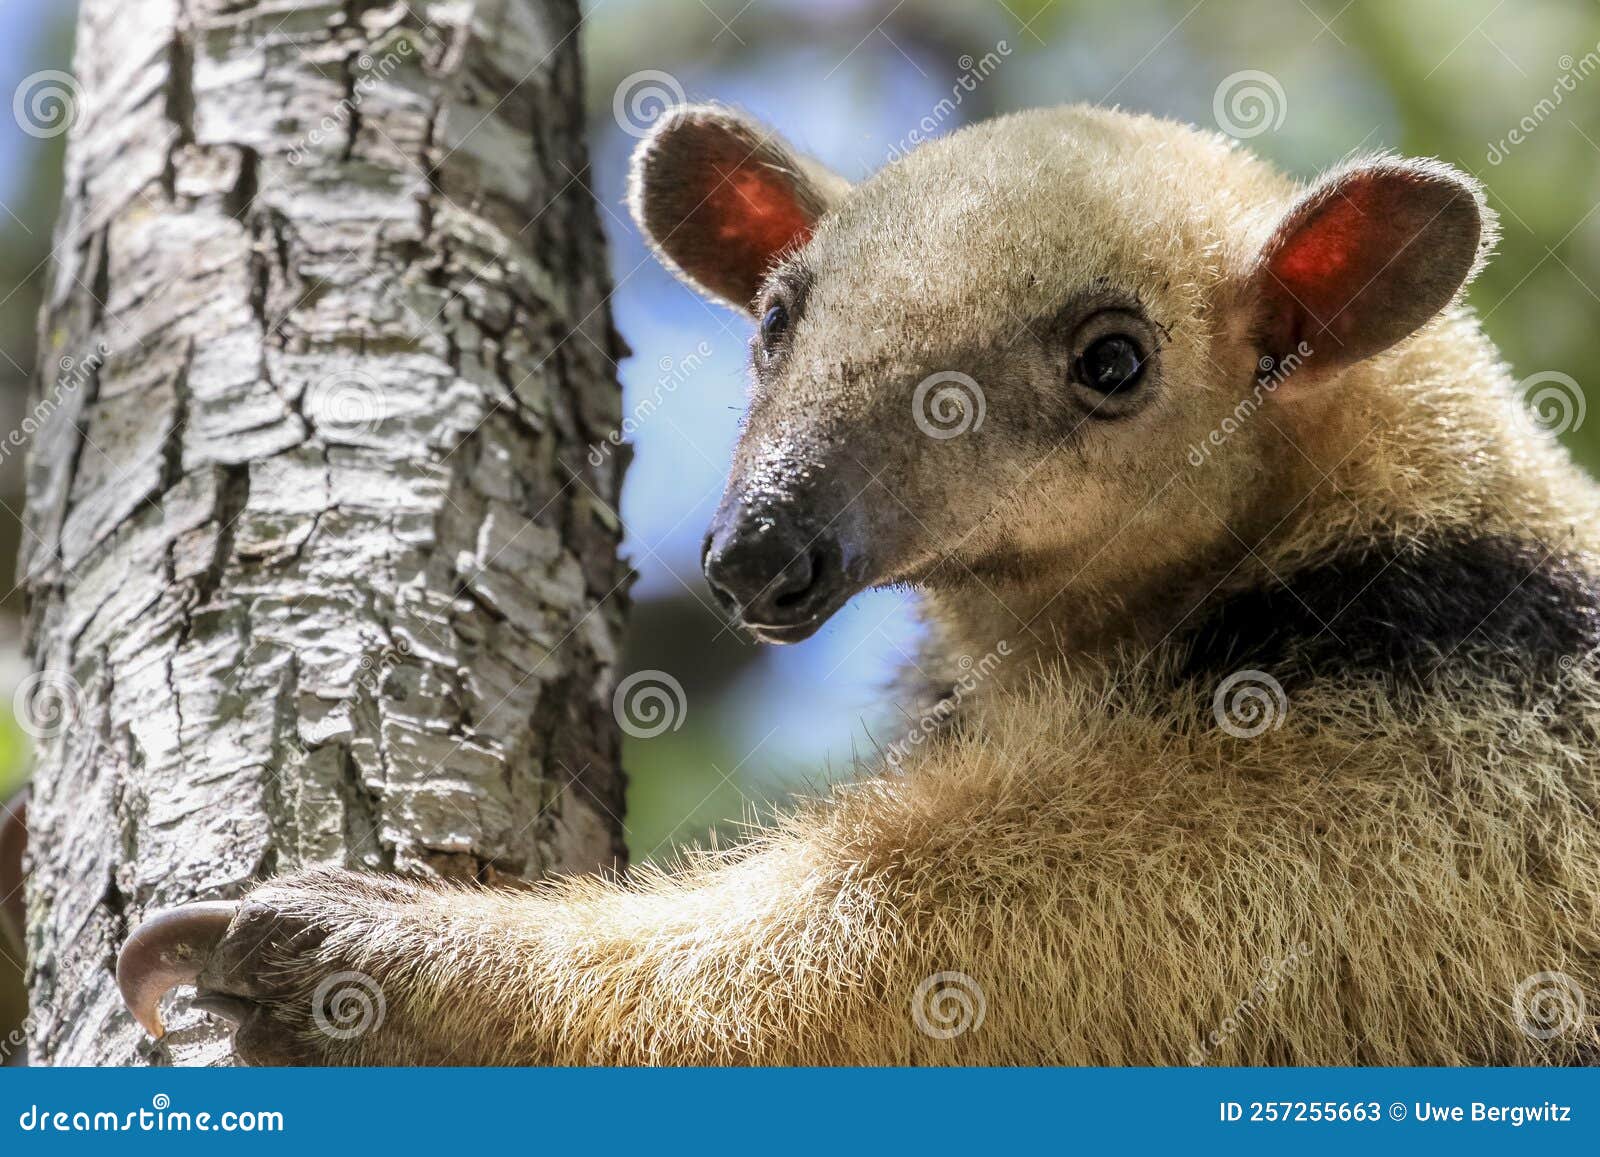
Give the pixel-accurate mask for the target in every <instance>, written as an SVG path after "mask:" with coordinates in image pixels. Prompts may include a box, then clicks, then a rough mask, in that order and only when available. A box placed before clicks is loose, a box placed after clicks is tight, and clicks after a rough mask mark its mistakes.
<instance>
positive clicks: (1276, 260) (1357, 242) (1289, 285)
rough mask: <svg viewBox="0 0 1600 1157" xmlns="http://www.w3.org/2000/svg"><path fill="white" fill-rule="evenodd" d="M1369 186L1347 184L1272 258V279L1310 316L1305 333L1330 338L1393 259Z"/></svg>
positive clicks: (1387, 227)
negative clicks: (1328, 331) (1324, 332)
mask: <svg viewBox="0 0 1600 1157" xmlns="http://www.w3.org/2000/svg"><path fill="white" fill-rule="evenodd" d="M1373 186H1374V182H1370V181H1350V182H1348V183H1346V184H1345V185H1344V186H1343V187H1342V188H1341V190H1340V191H1339V192H1338V193H1336V194H1334V195H1333V196H1332V197H1331V198H1330V199H1329V200H1328V201H1327V202H1326V203H1324V204H1323V205H1321V206H1319V207H1318V208H1317V209H1316V210H1315V211H1314V212H1313V213H1312V214H1311V216H1310V219H1309V220H1307V221H1305V222H1303V223H1301V225H1300V226H1299V228H1297V229H1295V230H1294V232H1293V233H1292V234H1291V235H1290V236H1289V237H1287V238H1286V239H1285V240H1284V242H1283V245H1282V246H1281V248H1280V249H1279V250H1278V252H1277V253H1276V254H1275V255H1274V256H1273V257H1272V259H1271V262H1270V268H1271V270H1272V275H1273V276H1274V277H1276V278H1277V279H1278V280H1279V281H1281V282H1282V283H1283V285H1284V287H1285V288H1286V289H1288V291H1289V292H1290V293H1292V294H1293V295H1294V296H1295V298H1296V299H1298V301H1299V302H1300V304H1301V305H1303V306H1304V307H1305V308H1306V309H1307V310H1309V311H1310V312H1311V314H1312V315H1313V316H1312V317H1311V318H1309V319H1307V320H1308V322H1309V323H1310V324H1309V328H1310V329H1312V330H1319V329H1321V328H1322V327H1323V326H1328V327H1329V328H1332V329H1333V330H1334V331H1335V332H1336V333H1337V332H1338V331H1339V330H1340V329H1341V328H1343V327H1342V326H1340V324H1339V323H1340V322H1341V321H1344V320H1345V319H1344V318H1343V317H1342V316H1341V315H1342V314H1343V313H1344V311H1345V310H1346V309H1347V308H1348V307H1349V306H1350V303H1351V302H1352V301H1353V300H1354V299H1355V298H1356V296H1357V295H1359V294H1360V293H1361V291H1362V290H1363V289H1364V288H1366V286H1367V285H1368V284H1369V283H1370V282H1371V281H1372V279H1373V278H1374V277H1375V276H1376V275H1377V274H1378V273H1379V271H1380V270H1381V269H1382V268H1383V264H1384V262H1385V261H1387V260H1389V259H1390V258H1391V257H1393V256H1394V254H1393V252H1386V249H1388V245H1387V244H1386V241H1388V240H1394V241H1396V243H1403V239H1399V238H1393V237H1392V234H1393V233H1394V229H1393V227H1392V223H1391V222H1388V221H1385V220H1383V219H1382V213H1381V206H1379V205H1378V204H1377V201H1378V200H1379V199H1378V198H1377V197H1375V196H1374V195H1373V193H1374V188H1373Z"/></svg>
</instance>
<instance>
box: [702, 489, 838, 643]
mask: <svg viewBox="0 0 1600 1157" xmlns="http://www.w3.org/2000/svg"><path fill="white" fill-rule="evenodd" d="M701 566H702V568H703V569H704V570H705V575H706V581H707V582H709V583H710V584H711V589H712V591H713V592H715V594H716V596H717V598H718V599H719V600H720V601H721V602H722V604H723V606H724V607H726V608H727V610H728V611H729V613H730V614H732V615H733V616H734V617H735V618H736V619H737V620H738V621H739V622H740V623H741V624H742V625H743V626H744V627H745V628H746V629H748V630H749V631H750V632H751V633H752V634H754V635H756V637H758V638H760V639H761V640H762V641H764V642H769V643H796V642H799V641H800V640H801V639H804V638H806V637H808V636H810V635H811V634H812V633H813V632H815V631H816V629H817V628H818V627H820V626H821V625H822V624H823V622H824V621H825V620H826V619H827V618H828V616H829V615H831V614H833V612H834V611H836V610H838V608H839V606H840V605H841V604H842V603H843V602H844V601H845V599H847V598H849V596H850V595H851V594H853V593H854V590H853V588H850V587H849V586H848V584H847V581H846V576H845V568H844V560H843V552H842V550H841V548H840V544H839V541H838V538H837V536H836V535H834V534H833V533H832V532H831V531H830V530H829V528H828V527H826V526H821V525H814V524H812V522H811V521H810V520H808V519H803V518H798V517H795V516H794V515H792V514H790V513H788V512H786V511H783V510H780V509H776V508H773V507H753V506H751V505H749V504H747V503H744V502H739V501H733V502H729V503H725V504H724V505H723V507H722V509H721V510H719V511H718V512H717V516H716V518H715V519H714V520H713V521H712V524H711V530H710V532H709V533H708V534H707V535H706V541H705V550H704V553H703V554H702V556H701Z"/></svg>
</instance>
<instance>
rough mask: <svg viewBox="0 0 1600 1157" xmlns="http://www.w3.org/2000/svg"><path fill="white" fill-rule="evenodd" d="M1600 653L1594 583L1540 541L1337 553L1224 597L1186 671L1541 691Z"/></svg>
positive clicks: (1473, 541)
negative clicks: (1455, 682)
mask: <svg viewBox="0 0 1600 1157" xmlns="http://www.w3.org/2000/svg"><path fill="white" fill-rule="evenodd" d="M1597 645H1600V582H1597V581H1596V578H1595V576H1593V575H1591V574H1589V573H1587V572H1586V571H1585V570H1583V569H1582V568H1581V567H1580V566H1579V565H1578V564H1577V563H1576V562H1574V561H1573V560H1572V559H1570V558H1567V557H1564V556H1562V555H1559V554H1557V553H1555V552H1553V551H1551V550H1548V549H1546V548H1544V547H1541V546H1539V545H1538V544H1536V543H1532V542H1522V541H1517V540H1513V539H1506V538H1465V537H1452V538H1442V539H1438V540H1435V541H1424V542H1410V543H1400V542H1393V543H1386V544H1383V545H1381V546H1378V547H1373V548H1369V549H1365V550H1361V551H1355V552H1351V553H1349V554H1344V555H1338V556H1335V557H1333V558H1329V559H1327V560H1325V561H1323V562H1321V563H1316V564H1313V565H1311V566H1309V567H1305V568H1302V569H1301V570H1299V571H1297V572H1295V573H1293V574H1291V575H1287V576H1285V577H1284V579H1283V581H1282V582H1281V583H1277V584H1275V585H1272V586H1270V587H1263V588H1260V589H1256V590H1249V591H1244V592H1241V593H1239V594H1235V595H1232V596H1229V597H1227V598H1225V599H1224V600H1223V601H1222V602H1221V603H1219V604H1218V605H1217V606H1216V607H1215V608H1214V609H1213V610H1212V611H1211V613H1210V614H1209V615H1207V616H1206V617H1205V618H1204V619H1203V620H1202V621H1201V623H1200V625H1199V626H1198V628H1197V629H1196V630H1195V631H1194V633H1193V634H1192V636H1191V637H1190V639H1189V642H1188V654H1187V660H1186V664H1185V667H1184V673H1185V675H1187V676H1189V677H1208V676H1220V675H1225V674H1227V673H1229V672H1233V671H1237V670H1239V669H1241V668H1248V667H1253V668H1257V669H1260V670H1264V671H1266V672H1268V673H1269V674H1271V675H1273V676H1274V677H1275V678H1277V679H1278V680H1279V681H1280V682H1283V683H1285V684H1287V683H1289V682H1291V681H1296V682H1303V681H1305V680H1307V679H1319V678H1336V677H1339V676H1342V675H1355V674H1368V675H1371V674H1376V675H1393V676H1394V677H1395V679H1396V681H1397V682H1400V683H1409V684H1412V685H1418V684H1422V685H1426V684H1427V683H1428V682H1429V681H1431V680H1432V679H1433V678H1434V677H1435V676H1436V675H1438V674H1439V673H1441V672H1443V671H1448V670H1462V669H1467V670H1482V671H1484V673H1485V674H1493V675H1495V676H1497V677H1501V678H1505V679H1508V680H1511V681H1515V682H1523V681H1534V682H1538V681H1542V680H1543V679H1545V678H1548V677H1549V676H1550V675H1551V674H1552V673H1554V672H1555V670H1556V665H1557V664H1559V663H1561V661H1562V660H1563V658H1565V659H1566V660H1567V665H1570V664H1571V663H1573V662H1575V661H1577V660H1579V659H1581V658H1582V657H1584V656H1585V655H1586V654H1587V653H1588V652H1589V651H1590V650H1592V649H1593V648H1595V647H1596V646H1597Z"/></svg>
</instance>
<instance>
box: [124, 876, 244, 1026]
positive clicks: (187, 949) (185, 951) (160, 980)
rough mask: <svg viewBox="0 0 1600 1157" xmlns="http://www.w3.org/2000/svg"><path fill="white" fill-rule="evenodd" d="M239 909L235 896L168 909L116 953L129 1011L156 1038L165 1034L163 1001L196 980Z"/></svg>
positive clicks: (152, 917) (135, 932) (158, 914)
mask: <svg viewBox="0 0 1600 1157" xmlns="http://www.w3.org/2000/svg"><path fill="white" fill-rule="evenodd" d="M238 911H239V904H238V901H236V900H207V901H203V902H201V903H196V904H185V905H183V906H182V907H181V908H168V909H167V910H166V911H164V912H157V913H155V914H154V915H152V916H150V917H149V918H148V919H146V920H145V922H144V923H143V924H140V925H139V927H138V928H137V929H135V930H134V933H133V935H132V936H129V937H128V939H127V942H126V943H124V944H123V946H122V951H121V952H120V953H118V955H117V987H118V988H119V989H120V990H121V991H122V1000H123V1003H125V1004H126V1005H127V1006H128V1011H129V1012H131V1013H133V1017H134V1019H135V1020H137V1021H138V1022H139V1023H140V1024H142V1025H143V1026H144V1029H145V1031H146V1032H148V1033H149V1034H150V1035H151V1036H153V1037H157V1038H160V1037H162V1036H164V1035H166V1031H167V1030H166V1028H165V1027H164V1026H163V1025H162V1023H161V1009H160V1001H161V998H162V997H163V996H165V995H166V994H167V992H168V991H169V990H170V989H172V988H173V987H174V986H176V985H179V984H193V983H194V981H195V980H196V979H197V978H198V977H199V975H200V970H201V969H202V968H204V967H205V963H206V957H208V956H210V955H211V951H212V949H214V948H216V946H217V944H218V942H219V941H221V939H222V935H223V933H225V932H226V931H227V930H228V925H229V924H231V923H233V917H234V915H235V914H236V913H237V912H238Z"/></svg>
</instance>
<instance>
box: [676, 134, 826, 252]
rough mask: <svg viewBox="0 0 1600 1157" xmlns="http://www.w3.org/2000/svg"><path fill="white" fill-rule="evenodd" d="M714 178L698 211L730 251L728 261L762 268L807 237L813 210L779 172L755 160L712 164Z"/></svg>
mask: <svg viewBox="0 0 1600 1157" xmlns="http://www.w3.org/2000/svg"><path fill="white" fill-rule="evenodd" d="M709 172H710V173H711V175H712V177H713V178H714V180H715V183H714V184H713V185H712V187H711V189H710V191H709V192H708V193H707V194H706V200H705V206H704V208H703V209H702V210H701V211H700V212H701V213H702V214H704V216H705V218H706V219H707V222H708V223H709V224H710V225H711V226H712V232H713V233H714V234H715V236H716V238H717V240H718V241H719V242H721V243H722V244H723V245H725V246H727V247H729V248H730V249H732V250H733V252H731V253H728V254H726V255H725V256H726V258H727V259H728V262H729V264H732V265H735V266H738V267H742V268H745V269H750V270H762V269H766V268H768V267H769V266H771V264H772V263H773V261H774V260H775V259H776V258H777V256H778V255H779V254H780V253H782V252H783V251H784V250H785V249H788V248H790V247H791V246H794V245H803V244H804V243H805V242H806V241H807V240H808V239H809V238H810V236H811V215H810V214H809V213H808V212H807V211H806V210H805V208H804V207H803V206H802V205H801V204H800V202H799V201H798V200H797V199H796V197H795V194H794V187H793V186H792V185H791V184H790V183H789V181H788V180H787V179H786V178H785V177H783V176H782V175H781V174H779V173H776V172H774V171H773V170H772V169H770V168H768V167H767V166H766V165H763V164H759V163H757V162H754V161H750V162H744V163H740V164H734V165H726V164H712V165H711V166H710V167H709Z"/></svg>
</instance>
